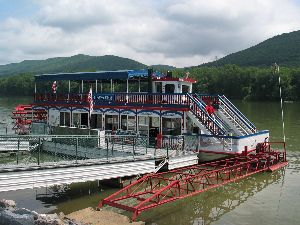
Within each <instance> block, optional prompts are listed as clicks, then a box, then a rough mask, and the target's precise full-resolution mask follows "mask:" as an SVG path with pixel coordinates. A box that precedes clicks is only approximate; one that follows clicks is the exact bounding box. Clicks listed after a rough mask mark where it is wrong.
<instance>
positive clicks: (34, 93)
mask: <svg viewBox="0 0 300 225" xmlns="http://www.w3.org/2000/svg"><path fill="white" fill-rule="evenodd" d="M34 94H36V82H34Z"/></svg>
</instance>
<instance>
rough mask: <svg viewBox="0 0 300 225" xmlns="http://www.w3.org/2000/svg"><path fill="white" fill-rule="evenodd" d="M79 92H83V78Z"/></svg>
mask: <svg viewBox="0 0 300 225" xmlns="http://www.w3.org/2000/svg"><path fill="white" fill-rule="evenodd" d="M81 93H83V80H82V81H81Z"/></svg>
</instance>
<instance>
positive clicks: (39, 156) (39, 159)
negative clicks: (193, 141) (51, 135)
mask: <svg viewBox="0 0 300 225" xmlns="http://www.w3.org/2000/svg"><path fill="white" fill-rule="evenodd" d="M40 163H41V138H40V137H39V152H38V165H40Z"/></svg>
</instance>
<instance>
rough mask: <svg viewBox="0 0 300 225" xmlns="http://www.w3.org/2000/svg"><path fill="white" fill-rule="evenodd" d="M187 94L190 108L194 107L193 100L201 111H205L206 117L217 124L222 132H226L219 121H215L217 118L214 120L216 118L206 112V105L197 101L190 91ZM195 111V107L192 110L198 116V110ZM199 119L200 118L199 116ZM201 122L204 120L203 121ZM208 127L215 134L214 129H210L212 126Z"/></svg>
mask: <svg viewBox="0 0 300 225" xmlns="http://www.w3.org/2000/svg"><path fill="white" fill-rule="evenodd" d="M187 96H188V100H189V108H190V109H192V107H191V101H192V102H193V103H195V104H196V105H197V106H198V107H199V109H200V110H201V112H202V113H204V115H205V117H207V118H208V119H209V121H210V122H212V123H213V124H214V125H215V126H217V128H218V130H219V131H221V134H225V130H224V129H223V128H222V127H221V126H220V125H219V123H218V122H217V121H215V120H214V119H213V118H212V117H211V116H210V115H209V114H208V113H207V112H206V110H205V107H204V105H203V104H202V103H201V102H199V101H196V100H195V98H194V97H193V96H192V95H191V94H190V93H188V94H187ZM194 111H195V110H194V109H193V110H192V112H193V113H194V114H195V115H196V116H197V114H196V112H194ZM197 117H198V116H197ZM198 119H199V118H198ZM200 121H201V120H200ZM201 122H202V121H201ZM207 129H208V130H209V131H211V132H212V133H213V134H214V131H212V130H211V129H210V127H207Z"/></svg>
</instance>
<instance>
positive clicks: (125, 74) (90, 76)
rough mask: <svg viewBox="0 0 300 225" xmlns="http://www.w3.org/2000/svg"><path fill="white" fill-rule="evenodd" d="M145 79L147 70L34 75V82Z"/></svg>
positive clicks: (154, 73)
mask: <svg viewBox="0 0 300 225" xmlns="http://www.w3.org/2000/svg"><path fill="white" fill-rule="evenodd" d="M164 76H165V75H164V74H162V73H160V72H158V71H155V72H153V73H152V77H155V78H160V77H164ZM141 78H142V79H147V78H148V70H147V69H140V70H116V71H97V72H76V73H55V74H42V75H35V81H37V82H40V81H57V80H72V81H81V80H84V81H96V80H102V81H107V80H111V79H112V80H129V79H130V80H134V79H141Z"/></svg>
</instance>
